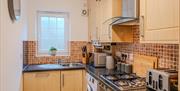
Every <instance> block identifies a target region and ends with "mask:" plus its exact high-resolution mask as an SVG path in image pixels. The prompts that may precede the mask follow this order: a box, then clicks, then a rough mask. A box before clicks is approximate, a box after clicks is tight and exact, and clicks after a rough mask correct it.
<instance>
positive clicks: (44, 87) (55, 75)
mask: <svg viewBox="0 0 180 91" xmlns="http://www.w3.org/2000/svg"><path fill="white" fill-rule="evenodd" d="M24 91H60V71H47V72H30V73H24Z"/></svg>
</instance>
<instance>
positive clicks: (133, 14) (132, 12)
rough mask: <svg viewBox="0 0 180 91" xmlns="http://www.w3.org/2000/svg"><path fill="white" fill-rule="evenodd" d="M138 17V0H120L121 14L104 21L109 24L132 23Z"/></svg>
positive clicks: (134, 22) (135, 21)
mask: <svg viewBox="0 0 180 91" xmlns="http://www.w3.org/2000/svg"><path fill="white" fill-rule="evenodd" d="M138 18H139V0H122V16H119V17H113V18H110V19H108V20H106V21H105V22H104V23H108V24H109V25H111V26H112V25H126V24H127V25H134V24H137V20H138Z"/></svg>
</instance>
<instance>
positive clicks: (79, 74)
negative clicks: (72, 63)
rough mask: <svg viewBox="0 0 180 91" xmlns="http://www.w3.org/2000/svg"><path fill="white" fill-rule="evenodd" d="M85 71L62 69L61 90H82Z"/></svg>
mask: <svg viewBox="0 0 180 91" xmlns="http://www.w3.org/2000/svg"><path fill="white" fill-rule="evenodd" d="M82 83H83V71H82V70H72V71H61V91H82V90H83V86H82Z"/></svg>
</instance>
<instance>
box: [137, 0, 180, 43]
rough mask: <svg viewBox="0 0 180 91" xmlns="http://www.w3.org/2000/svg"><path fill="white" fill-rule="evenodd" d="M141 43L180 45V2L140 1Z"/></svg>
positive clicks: (174, 0)
mask: <svg viewBox="0 0 180 91" xmlns="http://www.w3.org/2000/svg"><path fill="white" fill-rule="evenodd" d="M140 31H141V42H150V43H151V42H153V43H179V0H140Z"/></svg>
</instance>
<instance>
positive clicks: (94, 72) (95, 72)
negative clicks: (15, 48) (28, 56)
mask: <svg viewBox="0 0 180 91" xmlns="http://www.w3.org/2000/svg"><path fill="white" fill-rule="evenodd" d="M77 69H85V70H86V71H87V72H88V73H89V74H90V75H91V76H93V77H94V78H95V79H97V80H98V81H101V82H103V83H104V84H105V85H106V86H108V87H109V88H110V89H112V90H113V91H120V90H119V88H117V87H115V86H113V85H112V84H111V83H109V82H107V81H105V80H103V79H101V78H100V75H102V74H113V73H117V71H116V70H107V69H105V68H95V67H93V66H89V65H83V66H81V67H70V68H69V67H62V66H60V65H59V64H41V65H27V66H25V67H24V70H23V72H39V71H54V70H77ZM136 91H153V90H150V89H143V90H136Z"/></svg>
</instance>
